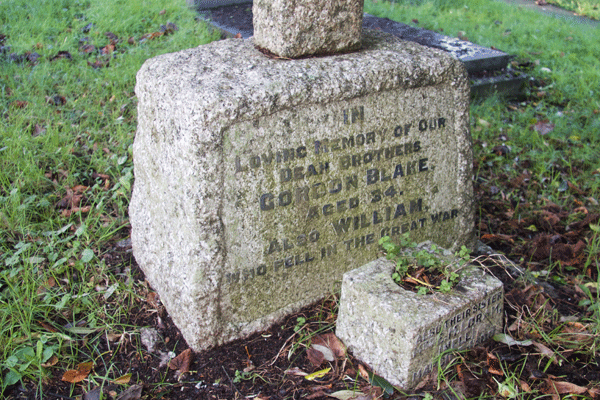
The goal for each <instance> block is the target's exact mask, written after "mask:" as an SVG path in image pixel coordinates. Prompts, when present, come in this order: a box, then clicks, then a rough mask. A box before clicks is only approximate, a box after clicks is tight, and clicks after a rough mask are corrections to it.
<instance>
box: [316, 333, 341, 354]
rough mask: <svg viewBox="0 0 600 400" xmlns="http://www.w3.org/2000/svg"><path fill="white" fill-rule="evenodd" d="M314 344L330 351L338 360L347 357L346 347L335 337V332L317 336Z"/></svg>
mask: <svg viewBox="0 0 600 400" xmlns="http://www.w3.org/2000/svg"><path fill="white" fill-rule="evenodd" d="M311 343H312V344H319V345H323V346H325V347H327V348H328V349H330V350H331V351H332V352H333V354H334V355H335V356H336V357H337V358H343V357H345V356H346V346H344V344H343V343H342V341H341V340H340V339H339V338H338V337H337V336H335V334H334V333H333V332H329V333H325V334H323V335H319V336H315V337H314V338H313V339H312V341H311Z"/></svg>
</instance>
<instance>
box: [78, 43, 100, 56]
mask: <svg viewBox="0 0 600 400" xmlns="http://www.w3.org/2000/svg"><path fill="white" fill-rule="evenodd" d="M94 50H96V46H94V45H93V44H84V45H82V46H80V47H79V51H80V52H82V53H84V54H89V53H91V52H92V51H94Z"/></svg>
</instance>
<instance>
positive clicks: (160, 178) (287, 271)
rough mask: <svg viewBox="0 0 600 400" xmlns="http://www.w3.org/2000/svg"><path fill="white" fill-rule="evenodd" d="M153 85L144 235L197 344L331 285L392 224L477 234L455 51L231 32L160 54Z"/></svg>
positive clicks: (468, 240) (163, 291) (158, 277)
mask: <svg viewBox="0 0 600 400" xmlns="http://www.w3.org/2000/svg"><path fill="white" fill-rule="evenodd" d="M331 1H333V0H331ZM136 94H137V97H138V132H137V134H136V138H135V142H134V166H135V171H134V172H135V185H134V190H133V195H132V199H131V205H130V208H129V215H130V221H131V226H132V242H133V251H134V255H135V258H136V260H137V262H138V264H139V265H140V267H141V268H142V270H143V271H144V272H145V274H146V278H147V280H148V282H149V283H150V284H151V285H152V287H153V288H154V289H155V290H156V291H157V292H158V293H159V295H160V298H161V300H162V302H163V303H164V305H165V307H166V309H167V311H168V312H169V314H170V315H171V317H172V319H173V321H174V322H175V324H176V325H177V326H178V327H179V329H180V330H181V332H182V334H183V336H184V337H185V339H186V341H187V342H188V344H189V345H190V347H192V348H193V349H195V350H201V349H206V348H209V347H212V346H215V345H218V344H221V343H225V342H227V341H230V340H232V339H235V338H239V337H244V336H247V335H249V334H251V333H253V332H256V331H258V330H262V329H265V328H267V327H269V326H270V325H271V324H273V323H274V322H276V321H278V320H280V319H282V318H283V317H285V316H286V315H288V314H289V313H290V312H293V311H295V310H298V309H300V308H301V307H303V306H306V305H308V304H310V303H312V302H314V301H316V300H318V299H320V298H323V297H324V296H326V295H327V294H328V293H330V292H331V291H332V290H333V289H334V288H335V287H336V286H337V285H339V282H340V280H341V278H342V274H343V273H344V272H346V271H349V270H352V269H354V268H356V267H358V266H361V265H363V264H365V263H366V262H368V261H371V260H373V259H375V258H376V257H377V256H378V254H379V246H378V244H377V240H378V239H379V238H380V237H381V236H385V235H389V236H392V237H397V236H398V235H401V234H403V233H406V232H410V234H411V237H412V238H413V239H414V240H418V241H420V240H424V239H431V240H434V241H435V242H437V243H439V244H440V245H443V246H445V247H447V248H451V249H455V248H457V247H460V245H461V244H467V245H470V244H472V243H473V240H474V206H473V189H472V184H471V175H472V170H471V169H472V152H471V142H470V134H469V115H468V107H469V104H468V100H469V86H468V80H467V76H466V73H465V70H464V67H463V66H462V64H461V63H460V62H459V61H457V60H455V59H453V58H452V57H450V56H448V55H446V54H444V53H443V52H441V51H438V50H433V49H428V48H425V47H423V46H420V45H418V44H415V43H410V42H403V41H400V40H398V39H397V38H395V37H393V36H392V35H389V34H385V33H382V32H372V31H364V32H363V34H362V43H361V49H360V50H359V51H356V52H351V53H346V54H339V55H331V56H326V57H314V58H306V59H298V60H284V59H281V58H276V57H268V56H265V55H264V54H263V53H262V52H261V51H259V50H258V49H257V48H255V46H254V44H253V43H252V41H250V40H242V39H228V40H223V41H219V42H213V43H210V44H207V45H204V46H200V47H198V48H194V49H188V50H184V51H180V52H177V53H173V54H165V55H162V56H159V57H156V58H153V59H150V60H148V61H146V62H145V63H144V65H143V67H142V68H141V69H140V71H139V72H138V75H137V85H136Z"/></svg>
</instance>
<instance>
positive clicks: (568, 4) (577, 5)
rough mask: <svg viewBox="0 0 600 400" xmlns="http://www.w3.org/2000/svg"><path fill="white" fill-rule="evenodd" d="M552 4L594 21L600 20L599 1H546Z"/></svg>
mask: <svg viewBox="0 0 600 400" xmlns="http://www.w3.org/2000/svg"><path fill="white" fill-rule="evenodd" d="M546 1H547V2H548V3H550V4H554V5H557V6H559V7H561V8H564V9H565V10H569V11H573V12H574V13H576V14H578V15H583V16H585V17H589V18H592V19H596V20H598V19H600V2H598V0H546Z"/></svg>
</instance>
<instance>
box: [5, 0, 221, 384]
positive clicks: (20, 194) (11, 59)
mask: <svg viewBox="0 0 600 400" xmlns="http://www.w3.org/2000/svg"><path fill="white" fill-rule="evenodd" d="M0 26H2V28H1V30H0V34H1V36H0V41H1V43H0V45H1V46H2V49H1V51H0V69H1V70H2V74H0V92H1V93H2V97H0V113H1V115H2V118H1V119H0V131H1V136H0V162H1V165H2V168H1V169H0V360H3V361H1V363H0V382H1V385H0V392H1V391H2V390H3V389H4V388H5V387H7V386H8V385H11V384H13V383H15V382H19V381H22V382H37V384H38V387H39V390H40V392H39V393H40V396H42V394H41V385H42V383H43V382H44V379H45V378H46V377H47V375H48V373H49V372H48V371H51V370H52V368H53V366H52V365H54V364H52V363H51V360H52V357H57V359H58V365H59V366H61V367H62V368H63V369H65V368H67V367H71V368H72V367H73V366H74V365H76V364H77V363H78V362H83V361H90V360H92V361H95V362H96V363H99V362H100V363H108V364H110V357H108V358H107V357H105V356H104V355H101V354H100V353H99V352H98V350H97V349H95V348H94V345H93V344H92V343H94V340H88V341H87V343H88V346H87V347H86V346H80V345H79V342H78V341H79V340H80V339H81V337H82V335H84V334H88V335H93V334H94V333H96V334H99V333H100V332H102V334H105V333H106V332H122V331H124V330H127V329H129V328H128V327H127V326H125V325H124V323H126V322H127V321H129V320H130V318H131V315H128V313H130V312H131V308H132V307H134V306H135V305H136V303H135V302H134V300H133V298H134V297H135V296H136V288H135V285H134V283H133V282H132V280H131V276H130V272H129V270H128V268H127V267H128V262H125V263H124V264H123V265H113V264H111V263H110V262H107V261H106V260H105V259H104V257H103V256H104V254H105V253H106V250H107V249H108V248H109V247H110V246H113V245H114V243H115V242H117V241H118V240H120V239H122V238H124V237H127V236H128V234H129V233H128V217H127V206H128V204H129V197H130V191H131V186H132V183H133V173H132V159H131V145H132V143H133V138H134V135H135V130H136V119H137V117H136V107H137V101H136V97H135V94H134V85H135V74H136V73H137V71H138V69H139V68H140V67H141V65H142V63H143V62H144V61H145V60H146V59H148V58H150V57H153V56H156V55H159V54H162V53H166V52H173V51H177V50H180V49H184V48H190V47H194V46H198V45H201V44H204V43H208V42H209V41H211V40H214V39H216V36H215V34H214V33H213V32H212V31H211V30H208V28H207V27H206V25H205V24H204V23H202V22H198V21H197V20H196V15H195V13H193V12H192V11H190V10H188V9H187V8H186V7H185V4H180V2H175V1H172V0H157V1H128V0H127V1H125V0H107V1H102V2H92V1H74V0H44V1H40V2H30V1H24V0H23V1H19V0H15V1H8V2H1V3H0ZM131 329H133V328H131ZM55 364H56V363H55ZM104 370H105V371H106V373H107V374H109V372H108V371H110V374H109V375H113V374H117V373H118V371H111V368H110V365H107V366H106V368H105V369H104ZM117 376H119V375H117ZM110 377H111V378H114V377H116V376H110Z"/></svg>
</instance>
